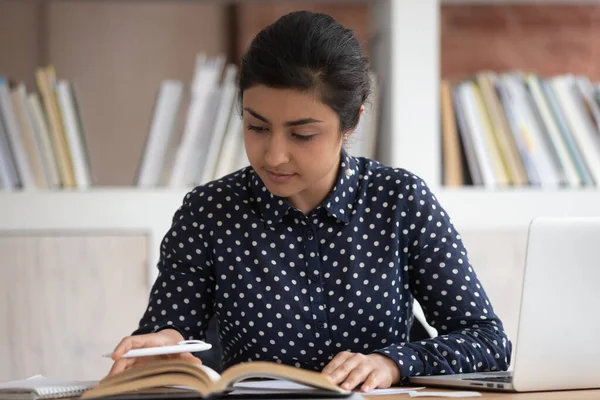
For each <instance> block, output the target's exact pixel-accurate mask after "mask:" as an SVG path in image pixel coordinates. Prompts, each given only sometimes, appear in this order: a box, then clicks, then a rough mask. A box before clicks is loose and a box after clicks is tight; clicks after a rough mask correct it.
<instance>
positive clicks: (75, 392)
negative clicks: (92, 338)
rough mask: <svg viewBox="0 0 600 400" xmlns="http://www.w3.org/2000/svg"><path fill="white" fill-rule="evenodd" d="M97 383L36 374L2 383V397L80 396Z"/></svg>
mask: <svg viewBox="0 0 600 400" xmlns="http://www.w3.org/2000/svg"><path fill="white" fill-rule="evenodd" d="M97 384H98V382H97V381H66V380H56V379H51V378H46V377H45V376H42V375H35V376H32V377H31V378H27V379H23V380H19V381H11V382H6V383H0V398H2V399H3V400H36V399H57V398H61V397H78V396H80V395H81V394H82V393H83V392H84V391H85V390H87V389H89V388H91V387H92V386H95V385H97Z"/></svg>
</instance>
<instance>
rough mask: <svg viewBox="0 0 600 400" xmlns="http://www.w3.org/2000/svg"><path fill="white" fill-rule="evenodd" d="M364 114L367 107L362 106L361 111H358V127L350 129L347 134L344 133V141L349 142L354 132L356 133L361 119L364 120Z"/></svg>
mask: <svg viewBox="0 0 600 400" xmlns="http://www.w3.org/2000/svg"><path fill="white" fill-rule="evenodd" d="M364 112H365V106H364V105H362V106H360V110H359V111H358V122H357V123H356V126H355V127H354V128H350V129H348V130H347V131H346V132H344V134H343V136H342V138H343V139H344V140H348V138H349V137H350V135H352V134H353V133H354V131H356V128H358V124H359V122H360V119H361V118H362V116H363V113H364Z"/></svg>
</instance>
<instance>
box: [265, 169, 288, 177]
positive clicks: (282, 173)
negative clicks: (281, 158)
mask: <svg viewBox="0 0 600 400" xmlns="http://www.w3.org/2000/svg"><path fill="white" fill-rule="evenodd" d="M266 171H267V172H268V173H269V174H271V175H275V176H281V177H284V176H292V175H294V174H286V173H284V172H278V171H271V170H266Z"/></svg>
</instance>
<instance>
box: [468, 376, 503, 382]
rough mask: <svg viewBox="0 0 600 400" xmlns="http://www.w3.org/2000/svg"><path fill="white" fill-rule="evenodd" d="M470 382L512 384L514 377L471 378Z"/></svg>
mask: <svg viewBox="0 0 600 400" xmlns="http://www.w3.org/2000/svg"><path fill="white" fill-rule="evenodd" d="M468 380H470V381H483V382H500V383H512V381H513V378H512V376H489V377H485V378H469V379H468Z"/></svg>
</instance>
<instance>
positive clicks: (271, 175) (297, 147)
mask: <svg viewBox="0 0 600 400" xmlns="http://www.w3.org/2000/svg"><path fill="white" fill-rule="evenodd" d="M243 95H244V96H243V120H244V142H245V145H246V153H247V155H248V160H249V161H250V165H252V168H253V169H254V170H255V171H256V173H257V174H258V175H259V176H260V177H261V179H262V180H263V182H264V183H265V186H267V189H269V191H270V192H271V193H273V194H275V195H277V196H281V197H285V198H287V199H288V201H289V202H290V203H291V204H292V205H293V206H295V207H297V208H299V209H300V210H302V211H307V210H308V211H310V209H312V208H314V207H315V206H317V205H318V204H319V203H320V202H321V201H323V200H324V199H325V197H326V196H327V194H328V193H329V191H330V190H331V188H332V187H333V184H334V182H335V180H336V178H337V173H338V167H339V161H340V149H341V144H342V140H341V133H340V130H339V118H338V116H337V114H336V113H335V111H333V109H332V108H330V107H329V106H327V105H325V104H323V103H322V102H321V101H320V100H319V98H318V97H317V96H316V95H313V94H310V93H304V92H301V91H298V90H294V89H273V88H269V87H267V86H262V85H259V86H253V87H251V88H250V89H247V90H245V91H244V94H243Z"/></svg>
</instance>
